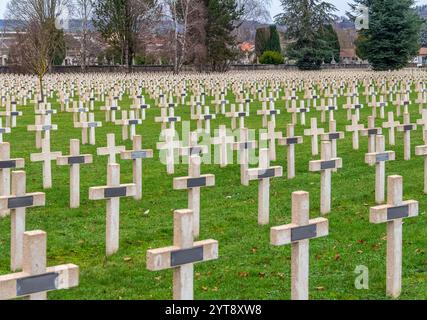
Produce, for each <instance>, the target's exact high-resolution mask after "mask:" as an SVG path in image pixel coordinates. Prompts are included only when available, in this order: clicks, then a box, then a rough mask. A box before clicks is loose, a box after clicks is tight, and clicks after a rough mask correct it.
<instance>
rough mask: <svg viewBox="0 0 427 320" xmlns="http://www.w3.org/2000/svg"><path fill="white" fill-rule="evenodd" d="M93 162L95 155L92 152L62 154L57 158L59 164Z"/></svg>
mask: <svg viewBox="0 0 427 320" xmlns="http://www.w3.org/2000/svg"><path fill="white" fill-rule="evenodd" d="M92 162H93V156H92V155H91V154H82V155H78V156H60V157H58V158H56V164H57V165H58V166H67V165H73V164H89V163H92Z"/></svg>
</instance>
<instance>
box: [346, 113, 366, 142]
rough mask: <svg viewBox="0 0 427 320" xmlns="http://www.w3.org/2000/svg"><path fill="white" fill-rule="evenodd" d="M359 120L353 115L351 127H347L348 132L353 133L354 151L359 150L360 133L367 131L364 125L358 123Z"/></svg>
mask: <svg viewBox="0 0 427 320" xmlns="http://www.w3.org/2000/svg"><path fill="white" fill-rule="evenodd" d="M358 122H359V120H358V118H357V115H355V114H353V115H352V116H351V125H350V126H346V130H347V131H348V132H353V150H359V131H362V130H363V129H365V126H364V125H363V124H359V123H358Z"/></svg>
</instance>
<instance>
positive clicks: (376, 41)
mask: <svg viewBox="0 0 427 320" xmlns="http://www.w3.org/2000/svg"><path fill="white" fill-rule="evenodd" d="M414 3H415V2H414V1H413V0H355V1H354V3H353V4H352V8H353V9H356V8H357V6H358V5H364V6H366V7H368V8H369V28H368V29H364V30H360V31H359V38H358V41H357V46H358V52H361V53H363V55H364V58H366V59H367V60H368V61H369V62H370V64H371V65H372V67H373V69H374V70H397V69H401V68H404V67H405V66H406V65H407V64H408V62H409V60H410V59H411V58H413V57H414V56H415V55H416V54H417V52H418V50H419V48H420V33H421V27H422V20H421V18H420V17H419V15H418V14H417V13H416V11H415V8H414Z"/></svg>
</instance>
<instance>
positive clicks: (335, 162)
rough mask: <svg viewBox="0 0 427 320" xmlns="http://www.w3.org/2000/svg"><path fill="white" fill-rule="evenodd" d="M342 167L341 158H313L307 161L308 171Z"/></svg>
mask: <svg viewBox="0 0 427 320" xmlns="http://www.w3.org/2000/svg"><path fill="white" fill-rule="evenodd" d="M341 168H342V159H341V158H334V159H331V160H326V161H325V160H315V161H310V162H309V171H311V172H316V171H322V170H327V169H341Z"/></svg>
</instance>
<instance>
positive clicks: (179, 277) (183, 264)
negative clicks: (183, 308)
mask: <svg viewBox="0 0 427 320" xmlns="http://www.w3.org/2000/svg"><path fill="white" fill-rule="evenodd" d="M193 219H194V218H193V211H192V210H190V209H185V210H175V212H174V227H173V229H174V232H173V233H174V237H173V238H174V240H173V246H172V247H166V248H160V249H152V250H148V251H147V262H146V264H147V269H148V270H150V271H160V270H165V269H172V268H173V270H174V271H173V299H174V300H192V299H193V292H194V289H193V283H194V278H193V277H194V275H193V273H194V272H193V271H194V263H197V262H203V261H210V260H215V259H218V241H216V240H203V241H198V242H194V240H193V233H194V230H193V228H194V221H193Z"/></svg>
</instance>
